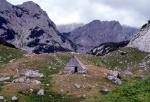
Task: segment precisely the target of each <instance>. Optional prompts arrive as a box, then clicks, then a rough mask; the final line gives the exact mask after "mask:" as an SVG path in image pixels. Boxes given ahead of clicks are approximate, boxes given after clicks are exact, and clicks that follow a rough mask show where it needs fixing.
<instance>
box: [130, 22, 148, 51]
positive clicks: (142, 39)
mask: <svg viewBox="0 0 150 102" xmlns="http://www.w3.org/2000/svg"><path fill="white" fill-rule="evenodd" d="M128 47H133V48H138V49H139V50H142V51H146V52H150V20H149V21H148V23H146V24H144V25H143V26H142V28H141V29H140V31H139V32H138V33H137V34H136V35H134V36H133V37H132V39H131V41H130V43H129V44H128Z"/></svg>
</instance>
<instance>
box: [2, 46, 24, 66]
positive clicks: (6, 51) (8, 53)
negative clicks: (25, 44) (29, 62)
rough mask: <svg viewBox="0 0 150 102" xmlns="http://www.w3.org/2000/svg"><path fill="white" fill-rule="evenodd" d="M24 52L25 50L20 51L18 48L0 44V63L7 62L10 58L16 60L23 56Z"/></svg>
mask: <svg viewBox="0 0 150 102" xmlns="http://www.w3.org/2000/svg"><path fill="white" fill-rule="evenodd" d="M25 53H26V52H25V51H21V50H19V49H15V48H9V47H6V46H2V45H0V65H1V64H6V63H8V62H9V61H10V60H12V59H15V60H17V59H19V58H21V57H23V54H25Z"/></svg>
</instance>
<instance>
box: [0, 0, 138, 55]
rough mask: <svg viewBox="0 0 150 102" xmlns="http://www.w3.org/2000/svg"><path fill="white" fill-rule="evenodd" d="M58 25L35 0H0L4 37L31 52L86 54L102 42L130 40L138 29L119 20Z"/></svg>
mask: <svg viewBox="0 0 150 102" xmlns="http://www.w3.org/2000/svg"><path fill="white" fill-rule="evenodd" d="M57 27H58V29H59V30H58V29H57ZM57 27H56V25H55V24H54V23H53V21H51V20H50V19H49V17H48V15H47V13H46V12H45V11H43V10H42V9H41V8H40V6H39V5H38V4H35V3H34V2H32V1H29V2H25V3H23V4H21V5H12V4H10V3H9V2H7V1H6V0H1V1H0V38H3V39H4V40H6V41H7V42H9V43H11V44H13V45H15V46H16V47H17V48H20V49H23V50H25V51H27V52H28V53H36V54H40V53H53V52H59V51H64V52H66V51H73V52H78V53H83V54H85V53H87V52H89V51H90V50H91V49H93V48H95V47H96V46H98V45H100V44H102V43H106V42H121V41H126V40H130V37H131V36H133V35H134V34H135V33H136V32H137V31H138V29H136V28H132V27H128V26H122V25H120V23H119V22H118V21H99V20H94V21H92V22H90V23H88V24H86V25H84V24H68V25H61V26H57ZM60 32H61V33H60Z"/></svg>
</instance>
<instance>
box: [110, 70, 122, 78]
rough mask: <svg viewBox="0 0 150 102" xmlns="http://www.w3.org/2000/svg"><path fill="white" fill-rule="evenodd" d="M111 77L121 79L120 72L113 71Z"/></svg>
mask: <svg viewBox="0 0 150 102" xmlns="http://www.w3.org/2000/svg"><path fill="white" fill-rule="evenodd" d="M110 75H111V76H114V77H117V78H120V72H119V71H111V72H110Z"/></svg>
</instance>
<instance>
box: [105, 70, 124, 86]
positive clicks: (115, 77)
mask: <svg viewBox="0 0 150 102" xmlns="http://www.w3.org/2000/svg"><path fill="white" fill-rule="evenodd" d="M107 78H108V79H109V80H110V81H112V82H114V83H115V84H116V85H122V81H121V79H120V78H121V77H120V72H119V71H112V70H111V72H110V75H109V76H107Z"/></svg>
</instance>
